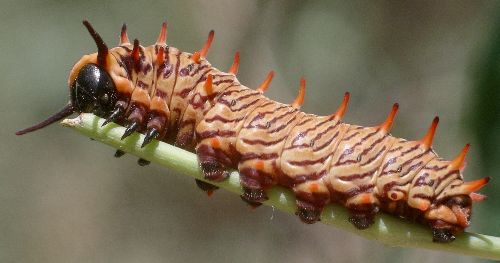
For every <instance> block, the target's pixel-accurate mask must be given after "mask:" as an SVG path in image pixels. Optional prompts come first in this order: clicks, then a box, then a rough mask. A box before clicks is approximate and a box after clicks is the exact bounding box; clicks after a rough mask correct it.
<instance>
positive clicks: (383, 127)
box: [379, 103, 399, 133]
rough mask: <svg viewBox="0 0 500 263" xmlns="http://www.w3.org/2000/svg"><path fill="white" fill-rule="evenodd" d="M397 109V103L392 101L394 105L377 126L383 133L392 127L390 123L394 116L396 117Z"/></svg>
mask: <svg viewBox="0 0 500 263" xmlns="http://www.w3.org/2000/svg"><path fill="white" fill-rule="evenodd" d="M398 109H399V104H398V103H394V105H392V110H391V112H390V113H389V116H387V119H386V120H385V121H384V122H383V123H382V124H380V126H379V128H380V130H381V131H383V132H384V133H389V131H390V130H391V128H392V123H393V122H394V118H395V117H396V113H397V112H398Z"/></svg>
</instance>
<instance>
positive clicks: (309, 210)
mask: <svg viewBox="0 0 500 263" xmlns="http://www.w3.org/2000/svg"><path fill="white" fill-rule="evenodd" d="M321 211H322V208H321V207H317V206H315V205H313V204H311V203H308V202H304V201H301V200H297V212H295V214H296V215H298V216H299V218H300V220H301V221H302V222H304V223H306V224H313V223H316V222H317V221H320V217H321Z"/></svg>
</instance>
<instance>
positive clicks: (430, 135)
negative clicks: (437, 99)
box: [420, 116, 439, 149]
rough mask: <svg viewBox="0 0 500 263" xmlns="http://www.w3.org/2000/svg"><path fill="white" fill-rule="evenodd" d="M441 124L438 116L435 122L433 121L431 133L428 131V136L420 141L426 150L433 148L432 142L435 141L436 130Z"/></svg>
mask: <svg viewBox="0 0 500 263" xmlns="http://www.w3.org/2000/svg"><path fill="white" fill-rule="evenodd" d="M438 123H439V117H438V116H436V117H434V120H432V124H431V127H430V128H429V131H427V134H426V135H425V136H424V138H422V140H420V143H421V144H422V145H423V146H424V147H425V148H426V149H430V148H431V147H432V141H433V140H434V135H435V134H436V129H437V126H438Z"/></svg>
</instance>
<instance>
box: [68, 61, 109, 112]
mask: <svg viewBox="0 0 500 263" xmlns="http://www.w3.org/2000/svg"><path fill="white" fill-rule="evenodd" d="M70 90H71V104H72V105H73V107H74V108H75V110H76V111H78V112H92V113H94V114H96V115H98V116H100V117H106V116H107V115H109V113H110V112H111V111H112V110H113V108H114V106H115V103H116V101H117V94H116V89H115V85H114V83H113V80H112V79H111V77H110V76H109V74H108V73H107V72H106V71H104V70H102V69H101V68H100V67H99V66H97V65H95V64H87V65H85V66H83V67H82V69H81V70H80V72H78V76H77V77H76V79H75V81H74V82H73V84H72V85H71V87H70Z"/></svg>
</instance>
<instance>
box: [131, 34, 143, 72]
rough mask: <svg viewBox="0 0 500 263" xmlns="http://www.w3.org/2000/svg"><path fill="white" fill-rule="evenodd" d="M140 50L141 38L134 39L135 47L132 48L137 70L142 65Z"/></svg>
mask: <svg viewBox="0 0 500 263" xmlns="http://www.w3.org/2000/svg"><path fill="white" fill-rule="evenodd" d="M140 56H141V54H140V52H139V40H137V38H136V39H134V48H133V49H132V60H133V61H134V68H135V71H136V72H138V71H139V66H140Z"/></svg>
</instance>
